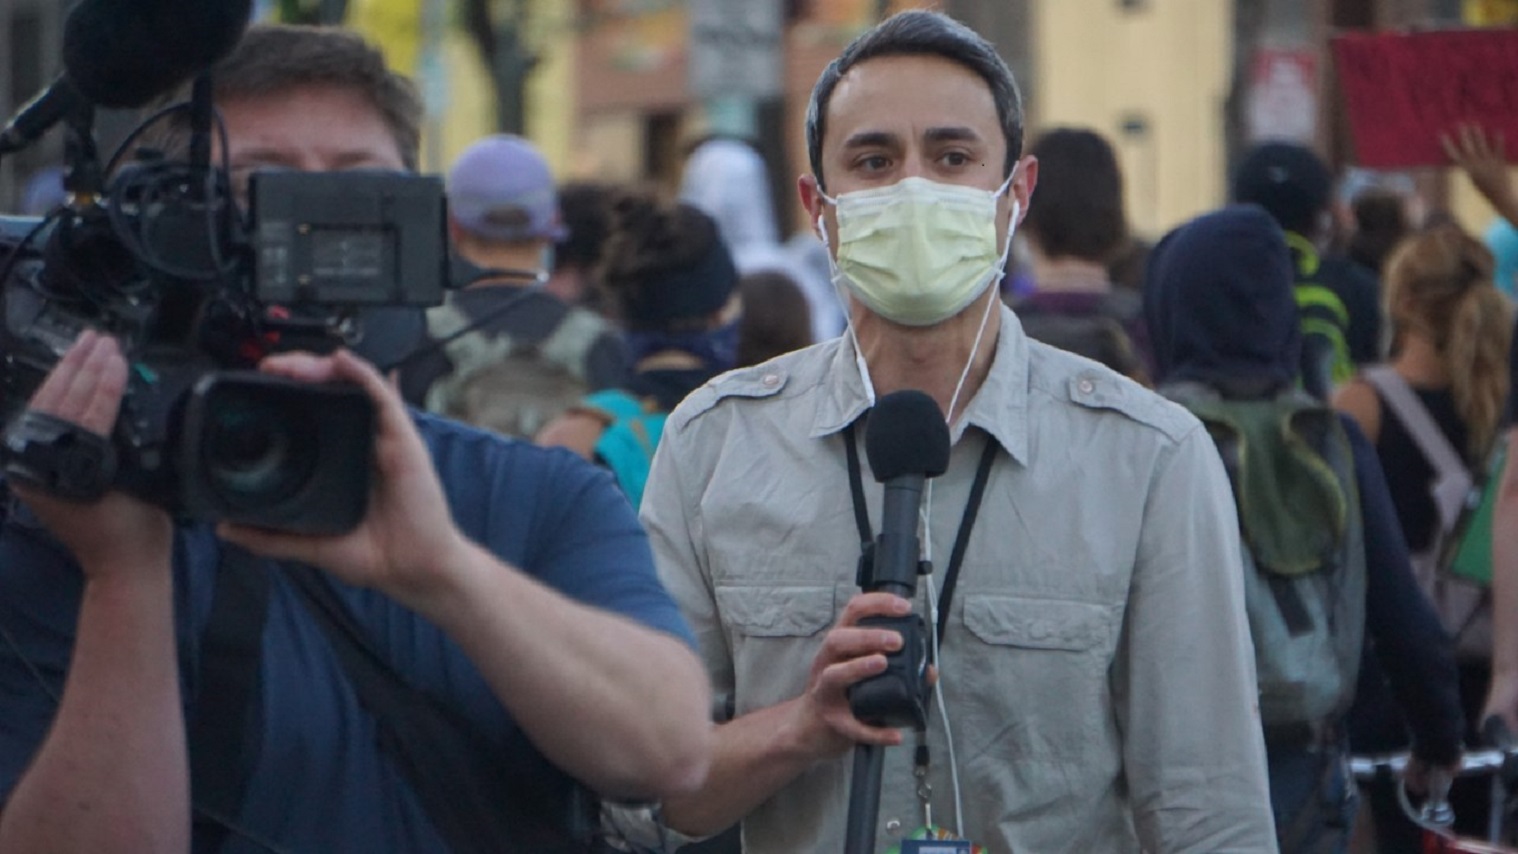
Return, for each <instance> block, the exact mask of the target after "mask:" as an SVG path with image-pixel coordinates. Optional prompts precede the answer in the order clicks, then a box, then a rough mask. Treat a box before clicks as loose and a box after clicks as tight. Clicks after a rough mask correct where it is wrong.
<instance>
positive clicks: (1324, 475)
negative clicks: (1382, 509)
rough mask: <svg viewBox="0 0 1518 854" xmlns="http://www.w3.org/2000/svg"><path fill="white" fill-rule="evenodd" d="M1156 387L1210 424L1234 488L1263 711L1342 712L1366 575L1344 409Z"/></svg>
mask: <svg viewBox="0 0 1518 854" xmlns="http://www.w3.org/2000/svg"><path fill="white" fill-rule="evenodd" d="M1160 390H1161V392H1163V393H1164V394H1165V395H1166V396H1167V397H1169V398H1170V399H1172V400H1174V401H1176V402H1178V403H1180V404H1182V405H1183V406H1185V407H1186V408H1187V409H1189V410H1191V412H1192V413H1193V414H1194V415H1196V416H1197V417H1198V418H1199V419H1200V420H1201V421H1202V423H1203V424H1204V425H1205V426H1206V427H1207V431H1208V433H1209V434H1210V435H1211V436H1212V440H1213V443H1214V444H1215V445H1216V446H1217V449H1218V453H1219V455H1220V456H1221V457H1222V459H1223V465H1224V468H1225V469H1226V470H1227V471H1228V478H1229V482H1230V484H1231V485H1232V486H1233V493H1234V499H1235V503H1236V505H1237V507H1238V518H1239V534H1240V540H1241V545H1242V546H1243V558H1244V564H1243V566H1242V567H1241V569H1242V571H1243V573H1244V604H1245V609H1246V611H1247V613H1248V617H1249V629H1250V634H1251V635H1252V637H1253V640H1254V648H1255V669H1256V671H1257V673H1258V678H1259V689H1260V717H1261V719H1262V720H1263V722H1264V723H1265V724H1266V725H1267V726H1274V725H1282V724H1303V723H1307V724H1312V723H1318V722H1322V721H1326V720H1329V719H1331V718H1334V717H1336V716H1338V715H1339V714H1342V713H1343V712H1344V711H1345V710H1346V709H1347V708H1348V706H1349V703H1350V701H1351V700H1352V699H1353V696H1354V688H1355V680H1356V677H1357V676H1358V674H1359V667H1360V650H1361V645H1362V643H1363V641H1364V632H1365V584H1366V580H1365V535H1364V529H1363V526H1362V520H1361V516H1360V495H1359V486H1358V481H1357V480H1356V478H1355V470H1354V454H1353V450H1352V449H1351V447H1350V444H1349V437H1348V435H1347V434H1346V433H1345V431H1344V425H1343V424H1342V423H1341V422H1340V421H1339V416H1338V415H1337V413H1335V412H1334V411H1333V410H1332V409H1329V408H1328V407H1327V406H1325V405H1323V404H1322V403H1321V402H1320V401H1317V400H1316V399H1314V398H1312V397H1311V396H1310V395H1308V394H1306V393H1305V392H1302V391H1299V390H1295V389H1293V390H1291V391H1289V392H1286V393H1285V394H1282V395H1280V396H1278V397H1275V398H1266V399H1263V400H1227V399H1224V398H1223V397H1222V396H1221V395H1220V394H1219V393H1218V392H1217V391H1215V390H1213V389H1211V388H1209V387H1207V386H1203V385H1200V384H1196V383H1179V384H1175V385H1170V386H1166V387H1163V388H1161V389H1160ZM1198 640H1199V641H1201V640H1204V639H1201V638H1199V639H1198Z"/></svg>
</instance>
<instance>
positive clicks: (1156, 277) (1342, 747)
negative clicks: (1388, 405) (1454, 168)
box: [1144, 205, 1462, 852]
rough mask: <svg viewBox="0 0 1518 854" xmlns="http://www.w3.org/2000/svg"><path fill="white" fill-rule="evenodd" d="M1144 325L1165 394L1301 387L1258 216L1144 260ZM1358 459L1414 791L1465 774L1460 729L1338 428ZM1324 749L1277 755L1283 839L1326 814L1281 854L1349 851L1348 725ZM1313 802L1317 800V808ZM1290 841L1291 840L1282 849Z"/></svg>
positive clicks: (1218, 222) (1434, 646)
mask: <svg viewBox="0 0 1518 854" xmlns="http://www.w3.org/2000/svg"><path fill="white" fill-rule="evenodd" d="M1144 313H1145V319H1146V321H1147V322H1148V323H1149V332H1150V340H1151V343H1152V345H1153V349H1154V356H1155V362H1156V380H1157V383H1158V384H1159V386H1160V388H1161V390H1164V387H1165V386H1166V385H1167V384H1174V383H1178V382H1187V381H1189V382H1193V383H1200V384H1201V385H1204V386H1207V387H1209V388H1211V389H1214V390H1216V391H1219V392H1221V393H1222V394H1223V395H1224V396H1225V397H1227V398H1233V399H1238V398H1248V399H1266V398H1272V397H1275V396H1276V395H1277V394H1279V393H1281V392H1282V391H1285V390H1288V389H1290V388H1292V387H1294V386H1297V385H1298V382H1299V373H1300V369H1299V366H1300V364H1301V361H1300V347H1301V335H1300V326H1299V324H1298V317H1297V305H1296V302H1295V299H1294V298H1293V295H1292V265H1291V258H1290V254H1289V250H1288V249H1287V244H1286V240H1285V237H1284V235H1283V233H1282V231H1281V229H1280V227H1279V226H1278V225H1277V224H1276V223H1275V221H1274V220H1273V219H1272V218H1271V217H1270V215H1269V214H1267V213H1266V212H1265V211H1264V210H1262V209H1260V208H1258V207H1255V206H1253V205H1241V206H1234V207H1229V208H1225V209H1223V210H1221V211H1218V212H1215V213H1211V214H1207V215H1205V216H1202V217H1199V218H1198V219H1196V220H1193V221H1191V222H1189V223H1187V224H1185V225H1183V226H1181V227H1180V228H1178V229H1176V230H1175V231H1173V232H1171V233H1170V234H1169V235H1167V236H1166V237H1165V239H1164V240H1163V241H1161V242H1160V244H1159V245H1158V246H1157V247H1156V248H1155V250H1154V253H1153V255H1152V256H1151V258H1150V264H1149V273H1148V283H1147V285H1146V287H1145V290H1144ZM1340 421H1341V422H1342V423H1343V425H1344V431H1345V433H1346V434H1347V436H1348V439H1349V444H1350V447H1351V449H1352V452H1353V458H1354V469H1355V477H1356V481H1357V483H1358V487H1359V490H1358V491H1359V497H1360V512H1361V515H1362V519H1363V526H1364V538H1365V560H1366V601H1365V641H1366V642H1365V644H1364V646H1363V648H1362V667H1361V673H1362V674H1365V673H1367V672H1368V668H1367V667H1365V666H1364V662H1365V656H1367V655H1371V654H1372V651H1373V652H1374V657H1375V659H1376V662H1377V663H1379V665H1380V670H1381V672H1384V673H1385V675H1386V677H1387V679H1388V680H1389V682H1390V686H1391V689H1392V692H1393V695H1394V697H1395V698H1396V700H1397V702H1398V703H1399V705H1400V706H1401V707H1402V710H1403V711H1404V713H1405V715H1406V718H1407V720H1408V722H1409V725H1410V727H1411V729H1412V733H1413V749H1412V750H1413V756H1414V759H1415V760H1416V761H1415V762H1414V763H1413V764H1412V765H1411V766H1410V772H1409V773H1410V774H1412V775H1414V777H1415V779H1413V780H1412V782H1413V783H1414V784H1415V786H1417V785H1419V784H1421V778H1422V777H1423V776H1424V775H1425V774H1426V770H1427V769H1428V768H1430V767H1441V768H1445V769H1449V768H1452V767H1453V766H1455V765H1457V764H1458V762H1459V757H1460V752H1461V747H1460V736H1461V727H1462V716H1461V709H1460V697H1459V693H1458V689H1457V676H1456V670H1455V659H1454V654H1453V649H1452V646H1451V642H1450V639H1449V637H1448V636H1447V635H1446V634H1445V632H1444V630H1443V629H1442V628H1441V627H1440V625H1439V621H1438V617H1437V616H1436V615H1435V613H1434V612H1433V610H1432V608H1431V607H1430V606H1429V604H1428V602H1427V600H1426V599H1425V598H1424V597H1423V595H1422V593H1421V592H1420V591H1419V589H1418V587H1417V584H1416V582H1415V581H1414V579H1413V576H1412V571H1411V568H1410V566H1409V563H1408V552H1407V545H1406V543H1405V542H1404V540H1403V537H1402V532H1401V529H1400V528H1399V527H1398V523H1397V516H1396V511H1395V509H1394V508H1393V506H1392V503H1391V497H1390V494H1389V493H1388V491H1387V487H1386V481H1385V477H1384V475H1383V474H1382V471H1381V467H1380V464H1379V462H1378V461H1377V458H1376V452H1375V449H1374V448H1373V447H1372V446H1371V445H1370V443H1369V442H1368V441H1366V439H1365V437H1364V435H1363V434H1362V433H1361V432H1360V430H1359V428H1358V427H1356V425H1355V424H1354V422H1353V421H1352V420H1350V419H1348V418H1346V417H1343V416H1340ZM1328 723H1329V726H1327V727H1325V728H1324V730H1325V731H1326V735H1324V736H1323V738H1322V743H1318V744H1300V743H1299V744H1284V743H1272V738H1271V733H1270V732H1267V738H1266V752H1267V757H1268V759H1269V763H1270V775H1271V781H1270V784H1271V797H1272V801H1273V803H1272V807H1273V809H1274V810H1275V812H1276V819H1277V826H1278V830H1277V834H1278V836H1279V835H1281V833H1282V830H1283V829H1285V828H1286V827H1289V826H1293V825H1296V824H1297V822H1296V821H1295V819H1298V818H1299V817H1302V816H1304V814H1305V811H1307V810H1311V809H1321V810H1322V812H1321V814H1320V815H1319V816H1317V817H1316V818H1315V819H1311V818H1309V819H1307V820H1309V821H1312V820H1315V821H1316V822H1317V828H1316V833H1314V834H1312V836H1313V837H1315V838H1313V839H1312V844H1310V845H1309V844H1307V843H1305V842H1303V841H1301V840H1300V839H1299V840H1298V841H1296V842H1293V843H1292V844H1291V846H1290V847H1288V846H1287V845H1286V844H1283V845H1282V850H1283V852H1291V851H1300V850H1311V851H1335V850H1343V847H1344V845H1345V844H1346V843H1347V839H1348V833H1349V827H1350V826H1351V824H1352V819H1353V814H1354V810H1355V806H1356V798H1355V790H1354V787H1353V786H1352V785H1351V784H1350V783H1349V781H1347V780H1346V779H1344V768H1343V766H1344V763H1343V762H1342V761H1341V760H1342V759H1343V757H1344V755H1345V753H1346V752H1347V750H1348V747H1347V741H1346V739H1345V735H1344V726H1343V724H1344V722H1343V721H1331V722H1328ZM1314 795H1316V797H1314ZM1288 841H1290V840H1288Z"/></svg>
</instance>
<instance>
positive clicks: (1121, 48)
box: [1029, 0, 1231, 237]
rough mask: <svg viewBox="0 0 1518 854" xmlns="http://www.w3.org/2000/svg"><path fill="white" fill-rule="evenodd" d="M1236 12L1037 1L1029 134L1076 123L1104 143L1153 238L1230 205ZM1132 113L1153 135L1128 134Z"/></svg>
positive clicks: (1215, 6)
mask: <svg viewBox="0 0 1518 854" xmlns="http://www.w3.org/2000/svg"><path fill="white" fill-rule="evenodd" d="M1229 5H1230V4H1228V3H1224V2H1220V0H1164V2H1154V3H1149V4H1146V6H1145V7H1144V8H1143V9H1142V10H1141V11H1136V12H1125V11H1123V10H1122V8H1121V7H1120V6H1119V5H1118V4H1117V3H1114V2H1112V0H1035V2H1034V27H1035V33H1034V36H1035V39H1036V42H1035V47H1034V52H1035V56H1036V62H1037V73H1036V75H1035V88H1034V91H1033V92H1031V93H1029V94H1030V96H1031V104H1030V107H1031V113H1032V119H1033V121H1034V122H1036V125H1035V126H1034V127H1032V128H1031V130H1032V132H1033V134H1036V133H1037V131H1038V130H1039V129H1040V128H1046V127H1054V126H1058V125H1078V126H1084V127H1089V128H1091V129H1093V130H1096V131H1098V132H1100V133H1102V134H1103V135H1105V136H1106V137H1107V138H1108V140H1110V141H1111V142H1112V144H1113V147H1114V148H1116V149H1117V151H1118V156H1119V159H1120V160H1121V161H1122V166H1123V172H1124V177H1125V180H1126V184H1127V197H1128V215H1129V220H1130V222H1131V223H1132V226H1133V228H1134V230H1135V231H1137V232H1138V233H1139V234H1142V235H1145V236H1148V237H1157V236H1159V235H1160V234H1162V233H1163V232H1164V231H1166V230H1168V229H1169V228H1171V227H1172V226H1174V225H1176V224H1178V223H1180V222H1181V221H1183V220H1185V219H1187V218H1189V217H1191V216H1194V215H1196V214H1198V213H1201V212H1203V211H1206V210H1209V209H1211V208H1214V207H1216V206H1217V205H1219V204H1220V203H1221V202H1222V201H1223V199H1224V194H1225V187H1224V179H1223V173H1224V166H1223V158H1224V152H1223V133H1222V128H1223V100H1224V98H1225V96H1226V95H1227V89H1228V76H1229V73H1230V61H1231V57H1230V52H1231V43H1230V40H1231V36H1230V24H1229V19H1228V10H1229ZM1130 117H1138V118H1142V119H1143V120H1144V121H1145V122H1146V124H1147V128H1148V130H1147V132H1146V133H1143V134H1140V135H1130V134H1125V133H1124V132H1123V125H1124V123H1125V121H1126V120H1128V119H1129V118H1130ZM1031 136H1032V134H1030V138H1031Z"/></svg>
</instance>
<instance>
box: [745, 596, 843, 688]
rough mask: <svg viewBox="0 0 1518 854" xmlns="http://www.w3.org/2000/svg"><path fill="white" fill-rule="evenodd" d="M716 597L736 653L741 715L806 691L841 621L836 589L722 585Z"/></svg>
mask: <svg viewBox="0 0 1518 854" xmlns="http://www.w3.org/2000/svg"><path fill="white" fill-rule="evenodd" d="M716 598H717V609H718V611H719V612H720V613H721V616H722V624H723V628H724V630H725V631H726V632H727V640H728V647H729V649H731V650H732V655H733V671H734V672H733V675H734V681H735V686H736V693H737V696H736V697H735V698H734V702H735V707H736V710H737V711H738V713H740V714H742V713H743V712H745V711H750V710H753V709H757V708H763V707H765V706H768V705H771V704H773V703H777V702H780V701H781V700H788V699H790V698H791V697H794V696H796V695H797V694H799V693H801V691H802V690H803V689H804V688H805V687H806V679H807V674H808V673H809V672H810V671H811V667H812V659H813V658H815V657H816V655H817V651H818V650H819V649H821V647H822V639H823V638H824V637H825V636H826V635H827V630H828V628H830V627H831V626H832V625H833V622H834V620H835V619H836V613H837V611H836V608H837V605H836V603H837V602H838V601H839V600H838V598H837V593H836V591H835V589H834V588H833V587H831V586H827V587H824V586H821V585H817V586H773V585H745V586H720V585H719V586H718V587H717V588H716Z"/></svg>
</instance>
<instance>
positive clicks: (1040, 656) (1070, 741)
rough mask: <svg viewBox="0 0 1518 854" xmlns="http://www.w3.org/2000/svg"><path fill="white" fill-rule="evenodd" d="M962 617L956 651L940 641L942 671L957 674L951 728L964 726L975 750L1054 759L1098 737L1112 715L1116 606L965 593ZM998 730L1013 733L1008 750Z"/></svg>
mask: <svg viewBox="0 0 1518 854" xmlns="http://www.w3.org/2000/svg"><path fill="white" fill-rule="evenodd" d="M961 616H962V619H963V622H964V625H963V626H962V627H960V631H961V632H962V634H961V636H960V639H959V641H958V642H957V643H955V642H952V641H951V644H950V645H951V646H952V647H953V652H952V657H950V653H948V651H947V650H946V654H945V662H944V663H945V676H944V678H945V680H946V681H947V682H948V683H949V684H950V685H955V684H956V683H957V690H956V691H955V693H956V694H958V699H959V706H960V714H961V715H962V716H963V717H964V724H965V725H964V726H963V727H961V726H960V725H958V724H956V726H955V729H956V731H960V730H963V731H964V732H965V733H966V734H967V735H966V738H967V740H968V747H969V748H970V752H971V753H972V754H978V753H979V752H988V755H998V756H1002V757H1008V756H1025V757H1030V758H1040V759H1048V760H1054V759H1060V758H1068V756H1070V755H1073V753H1079V752H1080V751H1082V750H1085V749H1087V748H1086V747H1082V745H1090V744H1093V743H1095V742H1096V741H1097V740H1100V739H1101V738H1102V737H1103V733H1104V732H1105V731H1106V729H1107V722H1108V721H1109V719H1110V717H1111V692H1110V687H1109V683H1108V670H1109V666H1110V664H1111V661H1112V656H1113V650H1114V648H1115V646H1116V643H1117V636H1118V631H1119V621H1120V619H1121V617H1120V614H1119V609H1118V608H1116V607H1113V606H1109V605H1101V604H1096V603H1091V602H1078V601H1073V600H1063V599H1038V598H1029V597H1023V596H1009V595H993V594H966V595H965V597H964V606H963V610H962V612H961ZM954 631H955V629H954V628H953V627H951V628H950V630H949V633H950V634H951V635H952V634H954ZM960 674H973V677H970V678H969V679H968V681H967V677H966V676H963V675H960ZM953 706H954V704H952V703H951V704H950V709H951V713H952V711H953ZM1000 739H1009V740H1010V741H1011V742H1012V747H1011V751H1012V752H1010V753H1007V752H1005V751H1006V750H1007V749H1008V746H1007V745H998V744H997V743H996V742H997V741H998V740H1000ZM1072 752H1073V753H1072Z"/></svg>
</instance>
